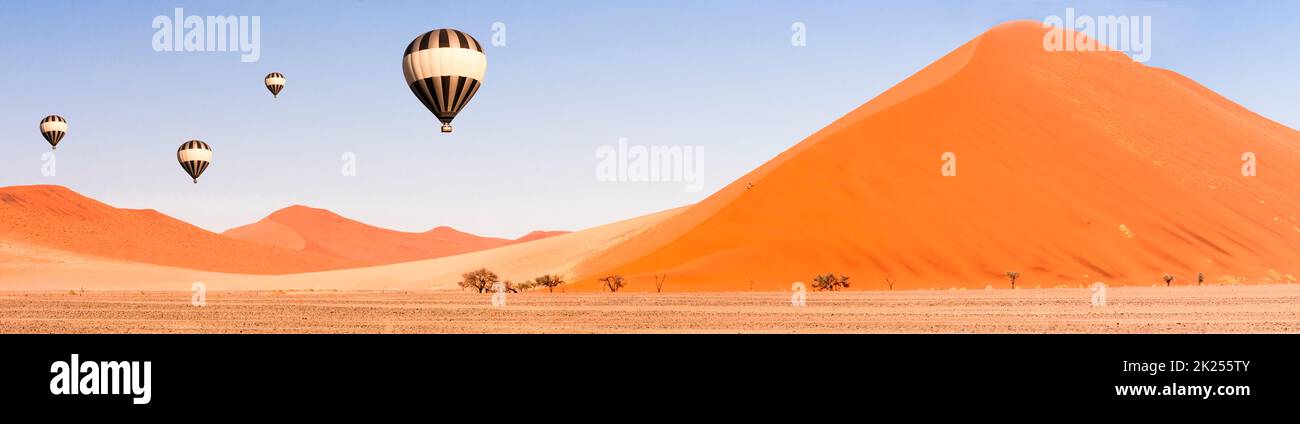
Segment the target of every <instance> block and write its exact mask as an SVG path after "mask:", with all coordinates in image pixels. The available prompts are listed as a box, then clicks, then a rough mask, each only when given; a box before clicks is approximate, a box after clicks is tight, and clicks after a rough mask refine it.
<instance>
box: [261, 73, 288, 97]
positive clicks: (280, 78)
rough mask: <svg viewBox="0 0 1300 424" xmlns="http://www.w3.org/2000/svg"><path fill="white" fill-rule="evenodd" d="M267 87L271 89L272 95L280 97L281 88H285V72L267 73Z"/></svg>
mask: <svg viewBox="0 0 1300 424" xmlns="http://www.w3.org/2000/svg"><path fill="white" fill-rule="evenodd" d="M265 82H266V89H267V90H271V97H276V98H279V97H280V90H283V89H284V74H281V73H279V72H272V73H269V74H266V80H265Z"/></svg>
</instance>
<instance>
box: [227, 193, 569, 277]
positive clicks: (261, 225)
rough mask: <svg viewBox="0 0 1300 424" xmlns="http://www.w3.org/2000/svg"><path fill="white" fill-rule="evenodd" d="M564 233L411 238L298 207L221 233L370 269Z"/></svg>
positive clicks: (433, 233) (449, 232)
mask: <svg viewBox="0 0 1300 424" xmlns="http://www.w3.org/2000/svg"><path fill="white" fill-rule="evenodd" d="M564 233H566V232H564V231H550V232H541V231H534V232H531V233H529V234H528V235H525V236H524V237H521V238H519V239H515V240H509V239H503V238H495V237H482V236H477V235H474V234H470V233H466V232H463V231H459V230H456V229H454V228H451V227H446V226H440V227H436V228H433V229H431V230H429V231H425V232H423V233H409V232H403V231H395V230H389V229H386V228H380V227H376V226H373V225H369V224H365V223H362V222H359V221H356V220H352V219H348V218H345V217H343V216H340V215H338V214H336V213H334V212H330V211H328V210H325V209H318V208H312V207H307V206H301V205H294V206H289V207H287V208H284V209H280V210H278V211H275V212H273V213H271V214H270V215H268V216H267V217H266V218H264V219H262V220H261V221H258V222H255V223H252V224H249V225H245V226H241V227H235V228H231V229H229V230H226V231H225V232H223V233H222V234H223V235H226V236H230V237H234V238H237V239H241V240H246V241H250V242H254V243H260V244H265V245H270V246H278V247H284V248H288V249H293V250H301V251H304V252H312V253H317V254H321V255H326V256H331V257H336V258H341V259H346V260H350V261H355V262H358V263H362V264H365V265H385V264H393V263H400V262H410V261H418V260H424V259H432V258H439V257H443V256H451V255H458V254H461V253H468V252H474V251H479V250H484V249H491V248H494V247H501V246H507V245H511V244H515V243H521V242H525V241H531V240H538V239H543V238H546V237H551V236H556V235H560V234H564Z"/></svg>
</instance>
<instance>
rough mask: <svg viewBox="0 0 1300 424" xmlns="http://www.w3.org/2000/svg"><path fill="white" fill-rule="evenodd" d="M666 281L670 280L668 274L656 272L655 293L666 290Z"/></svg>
mask: <svg viewBox="0 0 1300 424" xmlns="http://www.w3.org/2000/svg"><path fill="white" fill-rule="evenodd" d="M664 281H668V274H655V293H663V292H664Z"/></svg>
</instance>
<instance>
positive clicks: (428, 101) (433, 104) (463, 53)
mask: <svg viewBox="0 0 1300 424" xmlns="http://www.w3.org/2000/svg"><path fill="white" fill-rule="evenodd" d="M402 71H403V72H404V73H405V74H406V84H407V85H408V86H410V87H411V92H412V93H415V97H416V98H419V99H420V102H421V103H424V107H426V108H429V111H430V112H433V114H434V116H437V117H438V120H439V121H442V132H445V133H449V132H451V120H452V119H455V118H456V114H458V113H460V111H461V109H464V108H465V104H466V103H469V99H471V98H473V97H474V93H476V92H478V88H479V86H480V85H481V84H482V83H483V74H484V73H485V72H487V55H485V54H483V45H482V44H479V43H478V40H475V39H474V37H470V36H469V34H466V33H463V32H460V31H457V30H454V29H435V30H433V31H429V32H426V33H424V34H422V35H420V36H419V37H415V40H412V41H411V44H410V45H408V46H406V55H405V56H403V57H402Z"/></svg>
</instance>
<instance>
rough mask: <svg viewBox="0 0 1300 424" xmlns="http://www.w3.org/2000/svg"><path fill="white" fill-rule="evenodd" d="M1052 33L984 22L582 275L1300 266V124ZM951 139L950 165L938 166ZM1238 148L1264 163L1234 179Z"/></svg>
mask: <svg viewBox="0 0 1300 424" xmlns="http://www.w3.org/2000/svg"><path fill="white" fill-rule="evenodd" d="M1045 32H1046V30H1045V29H1044V28H1042V26H1041V24H1040V23H1038V22H1025V21H1022V22H1012V23H1008V24H1003V25H1000V26H998V27H995V28H993V29H991V30H989V31H988V32H986V33H985V34H983V35H981V36H979V37H977V38H976V39H974V40H972V41H970V42H969V43H967V44H965V45H963V46H962V47H960V48H958V49H957V50H955V51H953V52H952V53H950V54H948V55H947V56H945V57H943V58H942V59H940V60H938V61H937V62H935V63H933V64H931V65H930V66H928V67H926V68H925V69H923V70H921V71H920V72H918V73H917V74H916V75H914V76H912V77H910V78H908V79H907V80H905V81H903V82H901V83H899V84H898V85H897V86H895V87H893V88H891V89H890V90H888V91H887V92H885V93H883V94H882V95H880V96H879V97H877V98H875V99H873V100H871V101H870V102H868V103H866V104H865V105H863V106H861V107H860V108H858V109H857V110H855V111H853V112H851V113H849V114H848V115H846V116H844V117H843V118H841V119H839V120H838V121H836V122H834V123H832V124H831V125H829V126H828V127H826V128H824V129H822V130H821V131H819V132H817V133H816V134H813V135H812V136H811V137H809V138H808V139H806V140H804V141H803V142H801V143H799V144H798V145H796V146H794V147H793V148H791V149H789V150H788V151H786V152H784V153H782V154H781V155H779V156H777V157H776V158H775V159H773V160H771V161H769V162H768V163H766V164H764V165H762V166H761V167H759V168H758V169H756V170H754V171H752V172H750V173H749V174H748V175H746V176H744V177H743V178H741V179H739V180H737V181H735V182H733V183H732V184H731V185H729V186H727V187H726V188H724V189H722V190H721V191H719V192H717V193H715V194H714V195H712V196H710V197H709V198H707V199H705V200H704V201H702V202H701V203H699V204H697V205H695V206H693V207H691V208H690V209H689V210H687V211H685V212H683V213H681V214H680V215H677V216H674V217H672V218H670V219H669V220H667V221H665V222H663V223H661V224H660V225H658V226H656V227H655V228H653V229H651V230H648V231H646V232H644V233H642V234H640V235H638V236H636V237H635V238H633V239H631V240H629V241H628V242H626V243H622V244H620V245H618V246H616V247H614V248H612V249H610V250H608V251H606V252H605V253H603V254H601V255H599V256H597V257H595V258H593V259H591V260H589V261H587V262H586V263H584V264H582V265H581V266H580V267H579V269H578V271H579V274H580V276H581V278H580V279H579V281H580V283H579V284H580V286H585V287H586V288H588V289H594V287H595V282H594V280H595V279H596V278H598V277H600V276H603V275H608V274H614V273H619V274H622V275H624V276H625V277H627V278H628V279H629V281H630V283H629V286H628V289H629V290H652V289H653V282H654V279H653V274H660V273H662V274H666V275H667V283H666V287H665V289H666V290H677V291H683V290H709V291H712V290H746V289H747V288H748V287H753V289H754V290H773V289H783V288H788V287H790V284H791V282H794V281H805V282H809V281H810V280H811V278H812V277H813V276H814V275H815V274H818V273H825V272H835V273H842V274H847V275H849V276H851V277H852V280H851V282H852V284H853V288H854V289H884V288H885V283H884V278H886V277H889V278H893V279H895V280H897V281H898V285H897V286H896V288H918V287H942V288H948V287H952V286H960V287H967V288H982V287H984V286H985V285H987V284H995V285H997V286H998V287H1006V285H1007V280H1006V278H1005V277H1004V274H1005V272H1006V271H1019V272H1020V273H1021V275H1022V278H1021V280H1020V282H1019V285H1020V286H1022V287H1034V286H1035V285H1042V286H1043V287H1049V286H1054V285H1056V284H1069V285H1070V286H1072V287H1073V286H1076V285H1077V284H1080V283H1085V282H1091V281H1106V282H1108V283H1111V284H1137V285H1151V284H1156V283H1162V282H1161V281H1160V276H1161V275H1162V274H1163V273H1166V272H1167V273H1170V274H1173V275H1174V276H1176V277H1177V278H1178V282H1179V283H1182V284H1186V283H1188V282H1193V284H1194V281H1195V278H1196V277H1195V276H1196V273H1197V272H1204V273H1205V275H1206V279H1207V280H1208V281H1209V282H1218V281H1220V279H1221V278H1224V277H1225V276H1260V275H1265V274H1266V273H1268V272H1269V270H1270V269H1276V270H1278V271H1280V272H1281V273H1284V274H1285V273H1295V274H1300V224H1298V223H1297V221H1296V218H1297V217H1296V215H1298V214H1300V213H1298V211H1300V133H1297V131H1295V130H1292V129H1290V128H1287V127H1285V126H1283V125H1280V124H1278V123H1275V122H1272V121H1270V120H1268V119H1266V118H1263V117H1261V116H1259V115H1256V114H1254V113H1252V112H1250V111H1248V110H1246V109H1245V108H1243V107H1241V106H1239V105H1237V104H1235V103H1232V102H1231V101H1229V100H1227V99H1225V98H1223V97H1220V96H1219V95H1217V94H1215V93H1214V92H1213V91H1211V90H1209V89H1207V88H1205V87H1203V86H1201V85H1199V84H1197V83H1196V82H1194V81H1192V80H1190V79H1187V78H1185V77H1183V76H1181V75H1179V74H1177V73H1174V72H1172V71H1168V70H1163V69H1157V68H1151V67H1147V66H1144V65H1142V64H1140V63H1136V62H1134V61H1132V60H1131V59H1130V58H1129V57H1127V56H1126V55H1124V54H1122V53H1118V52H1048V51H1046V50H1044V48H1043V46H1042V45H1043V35H1044V33H1045ZM1272 77H1279V76H1272ZM944 152H953V153H955V154H956V156H957V176H953V177H944V176H942V175H941V173H940V166H941V165H942V164H943V161H942V160H941V156H942V155H943V153H944ZM1243 152H1254V153H1255V154H1256V155H1257V158H1258V163H1259V170H1258V176H1256V177H1244V176H1242V174H1241V167H1242V164H1243V162H1242V154H1243ZM750 184H753V187H752V188H747V186H748V185H750ZM1121 225H1123V226H1124V227H1125V228H1127V229H1128V235H1126V234H1125V232H1124V231H1122V230H1121V229H1120V226H1121ZM1130 235H1131V237H1130ZM1274 275H1277V274H1274ZM1253 281H1260V280H1258V279H1254V280H1253ZM751 284H752V285H751ZM575 289H577V287H575Z"/></svg>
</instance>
